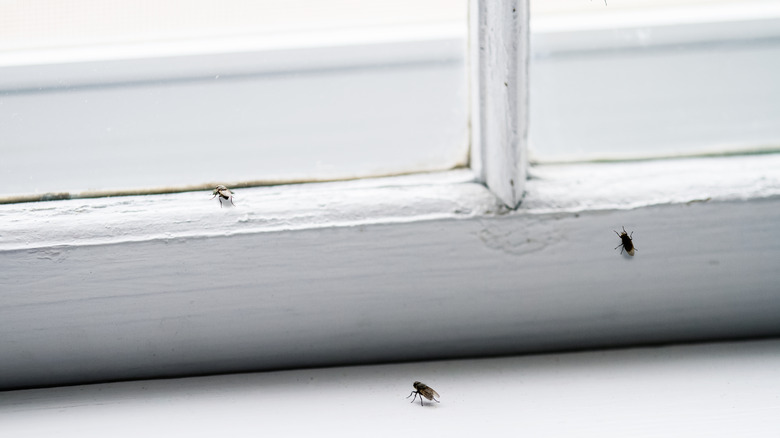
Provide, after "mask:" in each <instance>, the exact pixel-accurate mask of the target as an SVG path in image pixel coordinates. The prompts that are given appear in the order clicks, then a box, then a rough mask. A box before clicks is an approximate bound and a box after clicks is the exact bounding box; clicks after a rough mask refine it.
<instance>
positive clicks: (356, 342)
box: [0, 155, 780, 389]
mask: <svg viewBox="0 0 780 438" xmlns="http://www.w3.org/2000/svg"><path fill="white" fill-rule="evenodd" d="M779 160H780V157H778V156H775V155H764V156H753V157H729V158H722V159H720V158H718V159H715V158H712V159H700V160H675V161H657V162H643V163H621V164H615V165H612V166H609V167H607V166H606V165H601V164H583V165H572V166H540V167H537V168H532V169H531V174H532V175H533V176H534V179H532V180H530V181H529V183H528V185H527V190H528V193H527V196H526V198H525V201H524V203H523V205H522V206H521V208H520V209H518V210H517V211H511V212H510V211H507V210H505V209H502V208H500V207H498V203H497V201H496V199H495V198H494V197H493V195H492V194H490V192H488V191H487V189H485V188H484V187H483V186H482V185H480V184H477V183H474V182H472V181H473V177H472V176H471V174H470V172H468V171H459V172H454V173H446V174H443V175H431V176H423V177H408V178H407V179H404V178H401V179H388V180H372V181H363V182H355V183H354V185H353V183H350V184H347V183H338V184H333V185H328V184H323V185H315V186H313V187H311V188H310V187H308V186H295V187H293V186H291V187H279V188H264V189H252V190H241V191H239V193H238V194H237V198H236V200H235V201H236V204H237V205H238V206H237V207H235V208H230V209H228V208H223V209H220V208H219V206H218V204H217V201H216V200H212V201H211V202H209V201H208V196H209V195H208V194H205V193H183V194H178V195H160V196H149V197H136V198H113V199H111V198H109V199H103V200H74V201H57V202H49V203H39V204H23V205H21V204H20V205H5V206H0V230H3V232H2V234H3V235H2V236H1V237H2V244H0V284H2V290H3V294H4V295H3V303H2V305H0V332H1V333H4V334H5V335H4V336H3V337H2V338H1V339H0V351H3V352H4V354H3V356H2V358H0V388H5V389H11V388H23V387H30V386H46V385H58V384H65V383H80V382H94V381H100V380H117V379H138V378H149V377H165V376H168V377H172V376H183V375H195V374H203V373H215V372H235V371H248V370H269V369H289V368H300V367H311V366H325V365H344V364H361V363H378V362H388V361H401V360H419V359H433V358H457V357H473V356H482V355H495V354H516V353H527V352H539V351H554V350H565V349H572V348H576V349H581V348H595V347H605V346H625V345H638V344H648V343H659V342H672V341H694V340H713V339H740V338H748V337H755V336H773V335H774V336H776V335H780V332H778V326H777V315H778V313H780V292H779V291H778V289H777V287H776V285H777V284H778V283H780V273H779V272H778V271H777V269H776V268H777V266H776V263H775V261H776V260H778V259H780V244H778V243H777V240H776V239H771V238H768V236H767V230H770V229H774V228H776V225H777V223H780V197H779V196H778V193H780V163H778V161H779ZM418 178H422V179H423V180H420V179H418ZM426 178H429V180H428V181H427V182H425V181H424V180H425V179H426ZM441 178H444V179H445V181H444V183H442V181H441ZM706 200H708V202H697V201H706ZM106 224H108V225H106ZM623 226H625V227H626V229H627V230H628V231H629V232H634V239H635V244H636V246H637V250H638V251H637V255H636V256H635V257H627V256H625V255H623V256H621V255H620V253H619V251H617V250H615V249H614V247H615V246H616V245H618V243H620V241H619V239H618V238H617V236H615V235H614V233H613V230H617V229H620V228H621V227H623Z"/></svg>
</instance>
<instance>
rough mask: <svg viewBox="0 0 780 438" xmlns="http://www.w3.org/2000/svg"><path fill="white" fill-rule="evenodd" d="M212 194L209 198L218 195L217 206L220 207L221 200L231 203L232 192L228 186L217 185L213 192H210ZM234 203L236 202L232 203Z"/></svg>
mask: <svg viewBox="0 0 780 438" xmlns="http://www.w3.org/2000/svg"><path fill="white" fill-rule="evenodd" d="M211 193H212V194H213V195H214V196H212V197H211V199H214V198H215V197H217V196H219V198H218V199H219V207H220V208H222V201H223V200H225V201H230V203H231V204H233V192H231V191H230V189H229V188H227V187H225V186H223V185H221V184H220V185H218V186H217V187H216V188H215V189H214V191H213V192H211ZM233 205H236V204H233Z"/></svg>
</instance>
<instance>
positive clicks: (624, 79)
mask: <svg viewBox="0 0 780 438" xmlns="http://www.w3.org/2000/svg"><path fill="white" fill-rule="evenodd" d="M531 30H532V37H531V44H532V61H531V99H530V105H531V108H530V117H531V126H530V129H529V135H530V139H529V141H530V148H531V155H532V159H534V160H535V161H542V162H554V161H571V160H575V161H576V160H601V159H607V160H610V159H634V158H653V157H672V156H686V155H697V154H719V153H734V152H736V153H740V152H756V151H774V150H778V149H779V148H780V123H777V121H778V120H780V82H778V80H777V78H778V77H780V1H778V0H739V1H734V0H632V1H629V0H608V1H607V4H605V2H604V1H603V0H602V1H599V0H593V1H584V0H558V1H555V2H550V1H544V0H532V1H531Z"/></svg>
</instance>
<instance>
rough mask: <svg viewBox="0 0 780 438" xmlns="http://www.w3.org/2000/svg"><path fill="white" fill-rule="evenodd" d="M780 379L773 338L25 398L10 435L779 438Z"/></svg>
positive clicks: (8, 418) (14, 398)
mask: <svg viewBox="0 0 780 438" xmlns="http://www.w3.org/2000/svg"><path fill="white" fill-rule="evenodd" d="M778 369H780V342H778V341H775V340H770V341H761V342H742V343H722V344H709V345H687V346H671V347H662V348H648V349H630V350H613V351H598V352H587V353H573V354H571V353H570V354H554V355H542V356H525V357H509V358H499V359H480V360H461V361H442V362H418V363H410V364H395V365H381V366H366V367H344V368H329V369H308V370H297V371H285V372H275V373H255V374H239V375H228V376H213V377H200V378H192V379H172V380H157V381H140V382H125V383H112V384H103V385H90V386H77V387H68V388H54V389H44V390H31V391H16V392H5V393H3V394H2V398H0V400H2V401H0V434H2V435H3V436H7V437H52V436H57V437H63V438H69V437H73V438H83V437H103V436H106V435H110V436H112V437H138V436H166V437H214V436H258V435H262V436H296V437H297V436H323V435H326V436H340V437H363V436H366V435H370V436H372V437H374V436H377V437H393V438H395V437H399V436H408V435H414V434H415V433H418V434H419V433H426V434H433V435H440V436H446V437H476V436H507V437H508V436H532V437H547V436H549V437H569V436H571V437H598V438H603V437H619V438H624V437H627V436H630V437H672V436H686V437H690V436H694V437H736V436H750V437H775V436H776V435H777V431H778V430H780V415H777V411H778V400H777V397H778V395H777V394H778V390H780V384H779V383H778V379H777V370H778ZM414 380H421V381H423V382H425V383H427V384H428V385H430V386H431V387H433V388H434V389H435V390H436V391H437V392H439V394H440V400H441V403H439V404H436V403H429V402H426V404H425V406H424V407H421V406H420V403H419V399H418V401H417V402H414V403H410V401H411V400H412V399H411V398H410V399H405V398H404V397H406V396H407V395H409V393H410V391H411V390H412V387H411V383H412V382H413V381H414ZM428 431H430V433H428Z"/></svg>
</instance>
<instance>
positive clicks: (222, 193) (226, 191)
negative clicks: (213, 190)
mask: <svg viewBox="0 0 780 438" xmlns="http://www.w3.org/2000/svg"><path fill="white" fill-rule="evenodd" d="M217 193H219V196H221V197H222V199H228V198H230V197H231V196H233V193H232V192H231V191H230V189H228V188H221V189H218V190H217Z"/></svg>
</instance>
